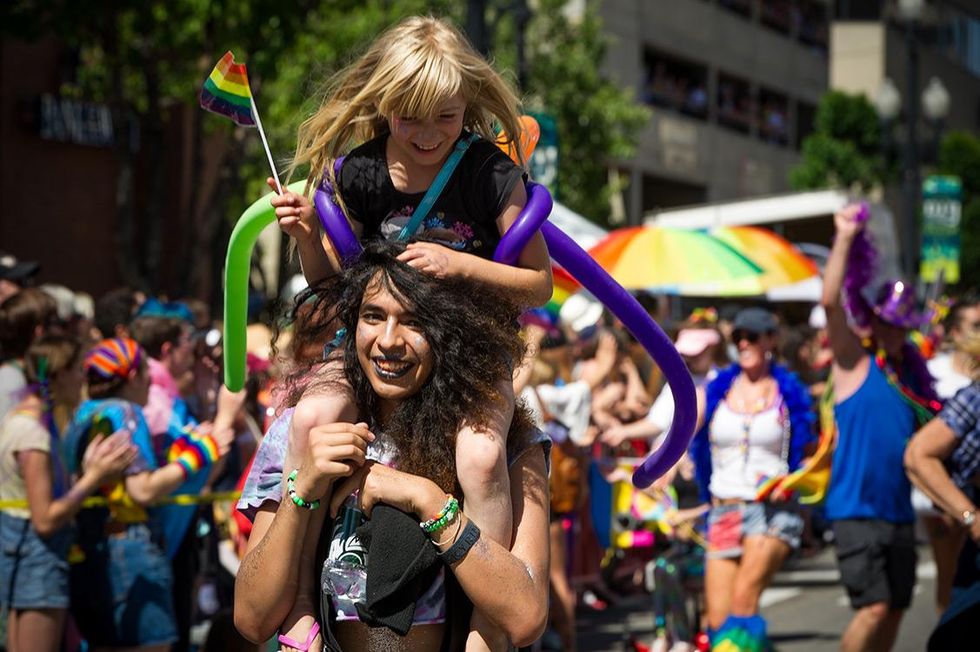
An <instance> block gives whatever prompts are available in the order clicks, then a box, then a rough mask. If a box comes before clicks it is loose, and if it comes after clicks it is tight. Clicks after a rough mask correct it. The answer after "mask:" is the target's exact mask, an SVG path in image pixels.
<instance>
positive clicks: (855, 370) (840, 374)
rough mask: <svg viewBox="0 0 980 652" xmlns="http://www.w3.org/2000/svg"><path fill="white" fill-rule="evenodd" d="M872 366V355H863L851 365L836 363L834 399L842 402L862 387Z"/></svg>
mask: <svg viewBox="0 0 980 652" xmlns="http://www.w3.org/2000/svg"><path fill="white" fill-rule="evenodd" d="M870 368H871V357H870V356H868V355H864V356H862V357H861V358H860V359H858V361H857V362H856V363H855V364H854V365H852V366H850V367H842V366H840V365H838V364H836V363H834V366H833V379H834V401H835V402H836V403H840V402H842V401H844V400H845V399H847V398H850V397H851V396H853V395H854V394H855V393H856V392H857V391H858V390H859V389H861V385H863V384H864V380H865V378H867V377H868V370H869V369H870Z"/></svg>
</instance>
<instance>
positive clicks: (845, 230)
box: [820, 204, 865, 372]
mask: <svg viewBox="0 0 980 652" xmlns="http://www.w3.org/2000/svg"><path fill="white" fill-rule="evenodd" d="M860 211H861V207H860V206H859V205H858V204H850V205H848V206H845V207H844V208H843V209H841V210H840V211H838V212H837V214H835V215H834V226H835V227H836V230H837V235H836V237H835V238H834V245H833V247H832V248H831V250H830V256H829V257H828V258H827V266H826V268H825V269H824V279H823V296H822V298H821V301H820V303H821V305H822V306H823V308H824V311H826V313H827V338H828V339H829V340H830V347H831V349H832V350H833V352H834V369H835V371H837V370H844V371H845V372H847V371H851V370H854V369H855V368H856V367H857V365H858V363H859V362H861V360H863V359H864V357H865V355H864V350H863V349H862V348H861V340H859V339H858V336H857V335H856V334H855V333H854V331H852V330H851V327H850V326H849V325H848V323H847V312H846V311H845V309H844V304H843V301H842V300H841V290H842V289H843V287H844V276H845V274H846V273H847V258H848V255H849V254H850V251H851V246H852V245H853V244H854V239H855V238H856V237H857V234H858V233H860V231H861V229H863V228H864V225H863V224H862V223H861V222H859V221H857V219H856V218H857V215H858V213H859V212H860Z"/></svg>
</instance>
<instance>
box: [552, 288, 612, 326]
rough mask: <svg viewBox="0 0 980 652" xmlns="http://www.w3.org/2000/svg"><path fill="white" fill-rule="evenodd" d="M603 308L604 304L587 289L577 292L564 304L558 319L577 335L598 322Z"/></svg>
mask: <svg viewBox="0 0 980 652" xmlns="http://www.w3.org/2000/svg"><path fill="white" fill-rule="evenodd" d="M603 310H604V308H603V307H602V304H601V303H599V300H598V299H596V298H595V297H594V296H592V295H591V294H589V293H588V292H585V291H582V292H576V293H575V294H573V295H572V296H570V297H568V299H566V300H565V303H563V304H562V306H561V310H559V311H558V319H559V320H560V321H561V323H562V324H563V325H565V326H567V327H569V328H570V329H572V331H573V332H574V333H575V334H576V335H577V334H579V333H581V332H582V331H584V330H585V329H587V328H589V327H590V326H595V325H596V324H598V323H599V319H601V318H602V311H603Z"/></svg>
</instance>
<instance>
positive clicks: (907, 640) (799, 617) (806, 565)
mask: <svg viewBox="0 0 980 652" xmlns="http://www.w3.org/2000/svg"><path fill="white" fill-rule="evenodd" d="M919 560H920V561H919V567H918V585H917V586H916V589H915V597H914V599H913V602H912V607H911V608H910V609H909V611H908V612H907V613H906V615H905V618H904V620H903V622H902V628H901V630H900V631H899V635H898V640H897V642H896V645H895V647H894V651H895V652H922V651H923V650H925V649H926V641H927V640H928V639H929V634H930V632H931V631H932V628H933V627H934V626H935V623H936V620H937V617H936V614H935V610H934V608H933V598H934V595H935V586H936V585H935V577H936V567H935V565H934V564H933V562H932V557H931V554H930V552H929V550H928V547H923V548H920V550H919ZM761 603H762V615H763V616H764V617H765V618H766V620H767V621H768V624H769V635H770V637H771V639H772V642H773V644H774V646H775V649H776V650H777V652H836V651H837V650H839V649H840V636H841V633H842V632H843V631H844V628H845V627H846V626H847V623H848V622H849V621H850V619H851V615H852V613H853V612H852V611H851V608H850V605H849V604H848V602H847V594H846V592H845V591H844V588H843V587H842V586H840V584H839V576H838V574H837V567H836V562H835V559H834V554H833V551H832V549H831V548H829V547H828V548H827V549H825V550H823V551H822V552H821V553H820V554H818V555H816V556H815V557H812V558H810V559H806V560H791V561H790V562H789V563H787V565H786V567H785V568H784V569H783V571H781V572H780V573H778V574H777V575H776V578H775V579H774V581H773V585H772V587H770V588H769V589H767V590H766V592H765V593H763V595H762V600H761ZM631 635H632V636H635V637H636V638H637V639H638V640H640V641H642V642H644V643H646V644H649V643H650V640H651V639H652V637H653V615H652V613H651V611H650V600H649V597H647V596H633V597H629V598H626V599H624V600H623V601H622V602H620V603H618V604H616V605H615V606H612V607H609V608H607V609H606V610H604V611H592V610H588V611H579V615H578V645H579V650H582V651H583V652H607V651H608V652H624V651H627V650H631V649H632V648H631V647H629V646H628V644H627V641H628V639H629V637H630V636H631Z"/></svg>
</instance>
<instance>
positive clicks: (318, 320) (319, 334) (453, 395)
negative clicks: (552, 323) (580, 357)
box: [285, 242, 532, 494]
mask: <svg viewBox="0 0 980 652" xmlns="http://www.w3.org/2000/svg"><path fill="white" fill-rule="evenodd" d="M404 250H405V245H404V243H393V242H372V243H369V244H368V245H367V246H366V247H365V249H364V253H363V254H362V255H361V257H360V259H359V260H358V261H357V262H356V263H355V264H354V265H353V266H351V267H350V268H349V269H347V270H345V271H344V273H343V274H341V275H340V276H338V277H334V278H332V279H330V280H329V281H328V282H326V283H324V284H321V285H320V286H318V287H316V288H313V289H311V290H309V291H307V292H306V293H304V294H303V295H301V296H300V297H298V298H297V303H296V306H297V309H295V310H294V313H295V312H296V310H300V309H301V310H302V311H303V314H304V317H305V318H304V320H303V322H304V323H303V330H304V333H303V339H304V340H306V341H310V340H312V339H315V340H317V341H319V342H329V341H330V340H331V339H333V337H334V334H335V333H336V331H337V330H338V329H339V328H344V329H346V332H347V334H346V336H345V337H344V338H343V341H342V343H341V344H340V347H339V350H338V354H336V355H341V356H342V358H343V363H344V364H343V367H344V380H346V384H345V383H343V382H338V381H339V379H338V378H337V377H336V374H335V375H334V377H331V374H330V373H329V371H325V370H324V367H323V365H321V364H320V362H319V361H308V362H307V363H306V364H304V365H300V367H298V368H296V369H295V370H294V371H293V372H292V373H291V374H290V375H289V376H288V377H287V378H286V381H285V382H286V388H287V391H286V402H287V404H289V405H295V404H296V402H298V401H299V399H300V398H301V397H302V396H303V395H305V394H309V393H317V392H320V391H344V392H351V394H352V396H353V400H354V401H355V403H356V405H357V407H358V410H359V411H360V413H361V418H363V419H365V420H367V421H369V422H371V423H372V426H374V427H378V428H379V429H380V430H382V431H383V432H384V434H385V435H386V436H387V437H389V438H391V440H392V442H393V443H394V444H395V446H396V448H397V450H398V457H397V465H398V468H399V470H401V471H405V472H407V473H412V474H416V475H420V476H424V477H426V478H429V479H430V480H432V481H434V482H435V483H436V484H438V485H439V486H440V487H442V488H443V489H444V490H445V491H449V492H451V493H454V494H459V493H460V491H459V482H458V479H457V476H456V466H455V459H456V435H457V433H458V432H459V430H460V428H461V427H462V426H463V425H467V424H468V425H472V426H474V427H476V428H479V427H480V424H484V423H489V422H490V417H491V412H492V410H491V408H492V406H493V405H494V403H495V402H499V401H501V400H502V396H501V393H500V390H499V385H500V383H501V382H504V381H506V382H510V379H511V377H512V374H513V366H516V365H517V364H518V363H519V362H520V360H521V359H522V357H523V355H524V350H525V343H524V340H523V339H522V337H521V335H520V326H519V324H518V322H517V317H518V316H519V315H520V309H519V308H518V307H517V305H516V304H514V303H513V302H512V301H510V300H509V299H508V298H507V297H505V296H504V295H502V294H501V293H500V292H498V291H496V290H494V289H493V288H490V287H488V286H486V285H483V284H480V283H474V282H471V281H465V280H462V279H436V278H434V277H432V276H429V275H427V274H424V273H422V272H419V271H418V270H416V269H414V268H412V267H410V266H409V265H407V264H405V263H403V262H401V261H399V260H397V256H398V254H400V253H401V252H402V251H404ZM375 279H377V282H378V283H380V287H381V288H383V289H385V290H387V291H388V292H390V293H391V294H392V295H393V296H394V297H396V298H397V299H398V301H399V302H401V303H402V304H403V305H404V306H405V307H406V308H409V309H410V310H412V312H414V313H415V318H416V320H417V321H418V322H419V324H420V328H421V331H422V333H423V335H424V336H425V338H426V340H427V341H428V343H429V347H430V349H431V351H432V357H433V364H432V371H431V373H430V375H429V378H428V379H427V380H426V381H425V383H424V384H423V385H422V387H421V388H420V389H419V391H418V392H417V393H416V394H414V395H412V396H410V397H408V398H406V399H405V400H404V401H403V402H402V403H401V404H400V405H399V406H398V407H397V408H396V409H395V411H394V412H393V414H391V415H390V417H389V418H388V420H387V421H386V422H384V423H378V415H379V413H380V411H379V408H380V405H379V400H378V396H377V395H376V394H375V392H374V389H373V388H372V386H371V383H370V381H369V379H368V376H367V374H366V373H365V371H364V369H362V367H361V364H360V362H359V360H358V356H357V346H356V344H357V338H356V336H355V333H356V332H357V322H358V316H359V312H360V308H361V302H362V299H363V297H364V294H365V292H366V291H367V290H368V289H369V288H371V286H372V284H373V283H374V282H375ZM316 367H320V370H319V371H314V369H315V368H316ZM531 423H532V422H531V419H530V416H529V414H528V412H527V409H526V407H525V406H524V405H523V404H521V403H518V405H517V406H516V408H515V411H514V418H513V420H512V422H511V428H510V432H509V434H508V436H507V449H508V451H518V450H523V448H524V446H525V443H526V441H527V439H528V437H529V433H530V429H531V427H532V426H531Z"/></svg>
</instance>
